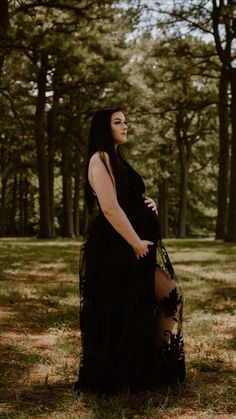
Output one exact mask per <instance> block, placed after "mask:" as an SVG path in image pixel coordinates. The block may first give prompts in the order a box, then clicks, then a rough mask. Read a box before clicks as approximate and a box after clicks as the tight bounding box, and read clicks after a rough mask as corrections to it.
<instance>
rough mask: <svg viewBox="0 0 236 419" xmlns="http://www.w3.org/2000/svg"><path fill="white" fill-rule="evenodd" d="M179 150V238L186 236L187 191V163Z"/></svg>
mask: <svg viewBox="0 0 236 419" xmlns="http://www.w3.org/2000/svg"><path fill="white" fill-rule="evenodd" d="M182 154H183V151H182V152H180V191H179V197H180V198H179V232H178V237H179V238H185V237H186V211H187V191H188V163H187V161H186V160H185V159H184V158H183V155H182Z"/></svg>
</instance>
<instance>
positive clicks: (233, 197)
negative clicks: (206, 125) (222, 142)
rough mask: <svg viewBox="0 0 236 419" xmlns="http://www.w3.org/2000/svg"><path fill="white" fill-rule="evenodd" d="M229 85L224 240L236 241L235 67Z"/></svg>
mask: <svg viewBox="0 0 236 419" xmlns="http://www.w3.org/2000/svg"><path fill="white" fill-rule="evenodd" d="M230 85H231V126H232V147H231V170H230V189H229V217H228V230H227V235H226V241H230V242H236V68H231V69H230Z"/></svg>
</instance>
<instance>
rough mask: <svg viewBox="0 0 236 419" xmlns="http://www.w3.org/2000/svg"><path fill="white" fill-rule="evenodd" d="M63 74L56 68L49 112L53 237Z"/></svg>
mask: <svg viewBox="0 0 236 419" xmlns="http://www.w3.org/2000/svg"><path fill="white" fill-rule="evenodd" d="M60 83H61V74H60V68H59V66H58V67H56V69H55V73H54V77H53V102H52V108H51V110H50V111H49V112H48V129H47V131H48V184H49V207H50V209H49V210H50V222H51V228H52V235H53V236H55V225H54V218H55V210H54V166H55V136H56V126H57V114H58V108H59V100H60V88H59V85H60Z"/></svg>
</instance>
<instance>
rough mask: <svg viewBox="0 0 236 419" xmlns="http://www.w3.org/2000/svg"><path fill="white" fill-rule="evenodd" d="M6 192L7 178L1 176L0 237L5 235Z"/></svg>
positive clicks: (3, 175)
mask: <svg viewBox="0 0 236 419" xmlns="http://www.w3.org/2000/svg"><path fill="white" fill-rule="evenodd" d="M6 192H7V177H6V176H5V174H4V173H3V174H2V182H1V205H0V237H5V235H6V195H7V194H6Z"/></svg>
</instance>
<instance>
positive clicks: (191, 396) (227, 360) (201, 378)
mask: <svg viewBox="0 0 236 419" xmlns="http://www.w3.org/2000/svg"><path fill="white" fill-rule="evenodd" d="M165 245H166V248H167V250H168V253H169V255H170V257H171V260H172V261H173V264H174V266H175V270H176V273H177V276H178V278H179V281H180V284H181V287H182V288H183V291H184V295H185V309H184V337H185V348H186V361H187V377H186V383H185V384H184V386H180V387H177V388H173V389H166V388H165V389H164V388H163V389H160V391H158V392H144V393H140V394H138V395H131V394H127V393H124V394H120V395H117V396H115V397H113V398H101V397H100V398H98V397H96V396H95V395H93V396H91V395H84V396H81V397H77V396H76V395H75V394H74V393H73V391H72V384H73V382H74V381H75V380H76V377H77V373H78V366H79V356H80V332H79V289H78V261H79V249H80V242H79V241H78V240H66V239H61V240H46V241H44V240H36V239H0V262H1V264H0V281H1V292H0V326H1V343H0V352H1V354H0V355H1V356H0V362H1V378H2V385H1V387H0V397H1V399H2V401H3V403H2V405H1V408H0V416H1V417H3V419H4V418H15V417H20V418H39V417H43V418H55V419H59V418H61V419H62V418H65V419H72V418H74V419H78V418H80V419H81V418H82V419H83V418H84V419H91V418H98V419H106V418H107V419H121V418H124V419H131V418H137V419H147V418H150V419H157V418H164V419H169V418H173V419H174V418H175V419H176V418H181V419H184V418H186V419H190V418H194V419H195V418H196V419H198V418H199V419H200V418H215V417H217V418H219V419H226V418H227V419H228V418H233V417H235V416H234V415H235V409H236V407H235V398H234V397H233V379H234V374H235V371H234V365H235V349H236V335H235V309H236V307H235V296H236V292H235V272H236V260H235V257H233V256H234V255H235V254H236V245H235V244H228V243H227V244H224V243H222V242H220V241H217V242H215V241H214V240H213V239H200V240H195V239H186V240H176V239H168V240H165ZM19 412H20V413H19ZM19 414H20V416H19Z"/></svg>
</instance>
